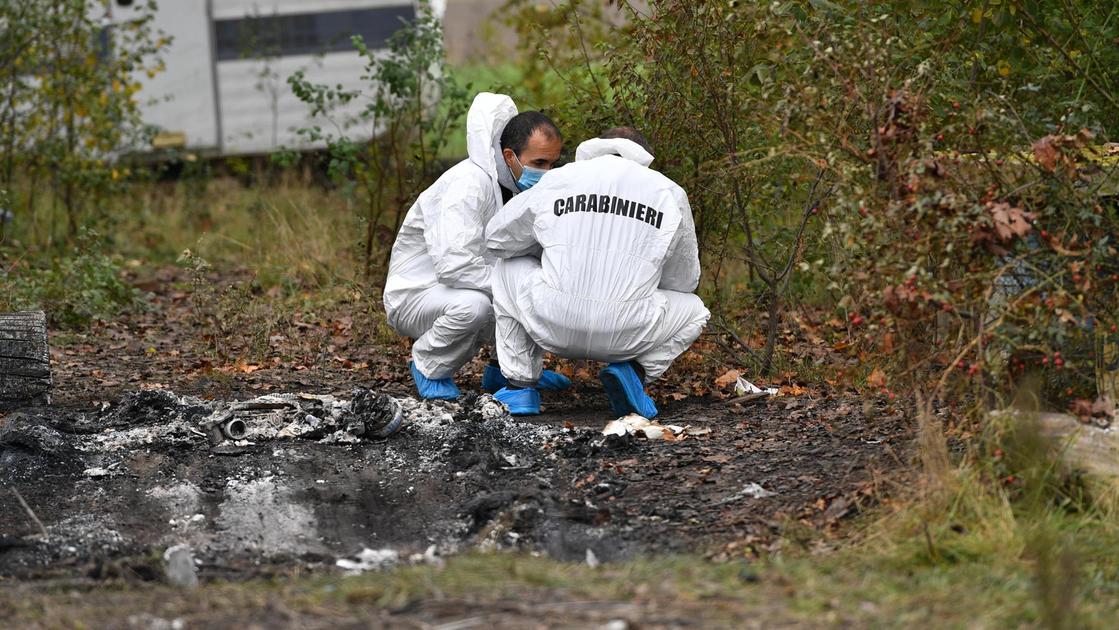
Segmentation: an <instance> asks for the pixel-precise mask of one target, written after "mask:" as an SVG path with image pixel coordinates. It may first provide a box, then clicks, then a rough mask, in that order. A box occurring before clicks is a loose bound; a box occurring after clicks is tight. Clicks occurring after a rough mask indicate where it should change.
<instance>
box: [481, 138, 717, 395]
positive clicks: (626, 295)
mask: <svg viewBox="0 0 1119 630" xmlns="http://www.w3.org/2000/svg"><path fill="white" fill-rule="evenodd" d="M576 158H577V161H576V162H574V163H572V164H569V165H567V166H564V167H562V168H558V169H554V170H552V171H549V172H548V173H547V174H546V175H544V177H543V178H542V179H541V180H540V182H539V183H538V184H537V185H536V186H534V187H533V188H532V189H531V190H529V191H527V192H523V193H521V194H519V195H518V196H517V197H515V198H514V199H513V200H512V201H510V202H509V203H508V204H506V205H505V207H504V208H502V210H501V211H500V212H498V214H497V216H495V217H494V218H493V220H492V221H490V223H489V225H488V226H487V239H486V244H487V246H488V247H489V249H490V251H491V252H492V253H493V254H494V255H496V256H498V257H500V258H505V259H513V260H505V261H502V264H501V266H500V267H499V270H498V271H497V274H498V276H500V278H499V279H495V281H494V291H495V293H494V301H495V304H494V306H495V308H496V310H497V336H498V339H497V344H498V353H499V357H500V360H501V366H502V371H503V372H505V374H506V375H507V376H509V377H510V378H511V379H514V380H519V381H529V380H531V376H532V375H527V376H526V375H525V374H524V373H520V374H518V373H516V372H517V366H516V365H510V364H509V363H510V361H515V357H513V356H510V357H509V358H507V357H506V356H505V355H504V354H503V353H502V346H503V344H504V345H505V346H506V347H507V350H506V353H507V354H509V355H517V354H524V353H525V352H527V350H526V349H525V348H518V349H515V350H510V349H509V348H513V347H515V346H518V345H520V342H518V341H516V340H512V341H510V338H509V337H510V335H514V336H515V335H517V334H519V333H518V332H517V331H516V330H515V329H514V330H512V332H509V329H507V327H504V326H503V324H502V318H503V315H504V316H508V317H510V318H512V319H515V320H517V322H518V323H519V324H520V326H521V327H523V329H524V331H525V332H526V333H527V334H528V336H530V337H531V338H532V340H533V341H534V342H535V343H536V344H537V345H539V346H540V347H542V348H544V349H545V350H548V351H550V352H554V353H556V354H560V355H563V356H569V357H575V358H589V359H597V360H602V361H619V360H630V359H635V358H636V359H637V360H638V361H639V362H641V363H642V365H643V366H645V369H646V372H647V374H648V375H649V377H650V378H656V377H657V376H659V375H660V373H661V372H663V371H664V369H665V368H667V367H668V365H669V364H670V363H671V361H672V359H674V358H675V356H676V355H677V354H679V352H682V351H683V350H684V349H686V348H687V345H689V344H690V343H691V342H692V341H693V340H694V339H695V337H694V336H693V337H691V339H688V340H687V344H686V345H684V346H683V347H679V348H677V350H678V351H677V352H676V354H672V356H671V357H669V358H667V359H666V358H665V357H664V356H662V355H663V354H664V352H663V351H664V348H663V347H664V346H665V344H668V342H669V340H670V338H672V337H673V335H676V333H679V332H680V330H681V328H682V327H686V328H688V330H687V335H684V336H688V335H691V334H692V333H693V332H694V334H695V335H698V334H699V331H700V330H701V329H702V327H703V324H704V323H706V320H707V317H708V316H709V313H708V312H707V309H706V308H704V307H703V304H702V302H701V301H700V300H699V298H698V297H696V296H694V295H690V292H692V291H694V290H695V288H696V286H697V284H698V282H699V274H700V267H699V252H698V247H697V243H696V235H695V226H694V224H693V221H692V215H691V209H690V207H689V205H688V197H687V194H686V193H685V192H684V190H683V189H682V188H680V186H678V185H676V184H675V183H674V182H673V181H672V180H670V179H668V178H667V177H665V176H664V175H662V174H660V173H658V172H656V171H653V170H651V169H649V168H647V165H648V164H649V163H650V162H652V161H653V156H652V155H650V154H649V153H648V152H646V151H645V150H644V149H642V148H641V147H640V146H639V145H637V144H636V143H633V142H630V141H629V140H622V139H609V140H607V139H595V140H589V141H587V142H584V143H583V144H581V145H580V146H579V149H578V150H577V152H576ZM525 255H532V256H536V255H539V258H540V260H539V263H536V261H535V260H532V261H528V259H521V258H517V257H521V256H525ZM514 261H519V262H514ZM510 265H513V267H515V269H513V268H511V267H510ZM526 275H528V276H531V277H526ZM673 294H676V295H673ZM682 294H688V297H687V298H683V297H680V296H681V295H682ZM681 300H682V301H683V302H687V304H686V308H683V307H682V308H683V311H681V312H679V313H677V312H675V311H674V310H673V309H676V310H677V311H679V310H680V309H677V308H676V307H677V306H681V305H679V304H674V303H673V302H674V301H681ZM505 333H508V334H505ZM676 336H679V335H676ZM503 337H504V338H503ZM681 339H682V337H681ZM658 345H659V346H662V348H661V350H660V351H661V355H658V356H657V357H654V358H653V359H652V360H650V361H648V363H649V364H648V365H646V362H645V361H642V356H645V355H648V353H649V352H650V351H653V350H654V346H658ZM676 345H677V346H678V345H679V344H676ZM531 372H532V373H534V374H535V375H536V376H538V369H537V368H536V366H533V367H532V369H531Z"/></svg>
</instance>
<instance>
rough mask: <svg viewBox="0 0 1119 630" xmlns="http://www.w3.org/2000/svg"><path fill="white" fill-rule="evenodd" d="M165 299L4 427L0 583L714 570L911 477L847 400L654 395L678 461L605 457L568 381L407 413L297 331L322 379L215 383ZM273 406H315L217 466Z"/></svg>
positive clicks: (69, 364)
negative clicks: (380, 406) (304, 573)
mask: <svg viewBox="0 0 1119 630" xmlns="http://www.w3.org/2000/svg"><path fill="white" fill-rule="evenodd" d="M163 273H165V274H171V272H163ZM172 275H173V274H172ZM173 280H174V278H173V277H165V278H162V280H161V281H160V282H157V283H156V284H158V286H160V287H162V288H161V289H160V290H159V291H157V292H156V293H154V294H153V296H152V298H151V299H152V308H151V309H149V310H147V311H145V312H141V313H137V314H135V315H132V316H130V317H129V318H125V319H122V321H120V322H115V323H113V324H111V325H104V326H101V327H98V328H95V329H94V330H93V331H92V332H90V333H88V334H84V335H70V336H64V338H63V340H62V342H60V343H55V344H54V348H53V349H52V353H53V354H54V364H55V373H56V382H57V387H56V396H55V401H56V403H55V405H54V406H49V407H39V408H28V409H23V410H20V411H16V412H10V413H8V414H6V415H0V576H15V577H20V578H51V577H89V578H94V579H98V578H109V577H115V576H123V577H126V578H136V577H139V578H141V579H147V578H152V579H155V578H159V577H160V575H161V573H160V572H161V571H162V561H161V556H162V554H163V552H164V550H165V549H167V548H168V547H171V546H174V545H179V544H186V545H189V546H190V548H191V550H192V553H193V556H194V558H195V561H196V564H198V566H199V573H200V575H201V577H202V578H204V579H205V578H207V577H234V576H251V575H259V574H262V573H264V574H268V573H273V572H288V571H291V570H294V569H302V568H304V567H314V568H322V569H327V570H337V566H338V561H339V560H343V561H346V560H349V561H350V563H349V564H347V563H346V562H343V564H344V565H347V566H360V565H362V563H363V562H366V561H369V562H373V561H375V560H376V558H385V557H390V556H391V557H393V558H396V559H398V561H400V562H407V561H409V559H410V558H414V559H417V560H416V561H420V560H422V559H423V558H424V557H425V554H426V557H428V558H430V556H431V554H439V555H445V554H450V553H455V552H458V551H462V550H466V549H470V548H476V547H483V548H499V549H521V550H527V551H534V552H542V553H547V554H549V555H551V556H554V557H557V558H561V559H573V560H580V561H583V560H588V559H590V558H591V557H592V556H593V558H595V559H597V560H599V561H612V560H618V559H624V558H627V557H631V556H633V555H635V554H639V553H660V552H681V551H689V552H700V553H706V554H708V555H710V556H712V557H716V558H718V557H729V556H736V555H742V554H743V553H748V552H749V551H750V550H758V549H766V548H771V547H773V546H780V545H782V544H786V543H787V541H788V540H789V539H790V538H792V537H794V536H792V534H791V533H792V532H796V531H802V530H803V529H804V527H806V526H807V527H811V528H813V529H815V530H823V531H828V530H829V529H832V528H835V527H836V526H837V524H839V523H840V522H841V521H842V520H843V519H844V518H847V517H849V516H851V515H853V514H855V513H857V512H858V511H859V510H860V509H862V508H864V507H865V506H866V505H868V504H869V503H870V502H871V501H873V500H874V496H876V494H877V491H878V489H879V488H878V484H879V483H880V480H881V479H882V478H884V477H886V476H888V475H884V474H883V473H888V472H889V471H893V470H896V469H898V468H901V467H903V466H905V465H907V464H908V460H909V459H910V457H911V448H912V435H913V427H912V426H910V424H909V422H908V421H906V420H904V419H903V418H902V416H901V415H900V414H891V413H885V412H882V411H881V410H877V409H876V408H874V407H873V406H865V405H864V404H863V402H862V401H860V400H858V399H855V398H849V397H824V396H815V397H812V396H780V397H775V398H769V399H761V400H750V401H741V402H737V403H736V402H733V401H730V402H728V401H725V400H720V399H717V398H712V397H703V398H697V397H684V396H682V395H681V394H682V393H687V392H690V391H692V390H689V389H688V388H687V387H681V388H679V389H676V390H674V391H669V390H668V388H671V387H673V384H672V381H669V382H668V383H667V384H663V385H661V388H660V389H659V390H654V394H655V395H656V396H657V401H658V404H659V405H660V406H661V410H662V413H661V415H660V416H659V417H658V418H657V420H658V421H659V422H661V423H663V424H674V425H681V426H686V427H688V430H687V431H686V432H685V434H684V438H683V439H679V440H676V441H651V440H646V439H644V438H637V437H633V436H604V435H603V434H602V429H603V427H604V426H605V425H606V423H607V422H608V421H610V420H612V419H613V414H611V413H610V411H609V408H608V405H607V403H606V399H605V396H604V395H603V394H602V392H601V387H600V385H599V384H598V383H597V380H596V379H593V377H592V378H587V377H586V375H581V374H580V366H574V368H575V369H574V370H573V372H574V374H573V375H574V376H575V379H574V380H575V388H574V389H573V391H570V392H566V393H564V394H562V395H554V394H552V395H548V394H546V395H545V413H544V414H543V415H540V416H536V417H525V418H514V417H510V416H508V415H507V414H505V413H504V409H503V408H502V407H500V406H499V405H496V404H494V403H493V401H492V399H491V398H489V397H488V396H484V395H482V396H479V395H470V394H468V395H467V396H466V397H464V398H463V399H462V400H461V401H458V402H431V403H420V402H418V401H416V400H414V399H412V398H410V397H409V389H410V385H409V381H408V378H407V372H406V368H405V360H406V355H405V352H406V348H405V347H403V346H400V347H398V346H393V347H388V348H386V347H384V345H383V344H382V345H379V346H378V345H375V344H372V343H370V339H369V337H367V336H364V337H363V336H362V335H361V334H359V333H358V332H356V331H357V330H358V329H361V328H362V325H360V324H355V323H353V322H352V321H349V322H348V323H347V322H346V321H343V320H342V319H341V318H333V319H332V318H329V317H323V318H322V319H320V320H319V321H317V322H315V323H314V326H318V327H320V328H321V329H322V333H321V336H322V339H321V343H320V344H319V346H318V347H317V349H316V350H315V351H316V352H319V353H320V354H321V360H318V361H316V360H314V357H313V356H310V355H308V354H306V353H304V354H303V355H301V354H300V351H299V349H297V348H295V349H293V348H290V347H278V348H274V350H275V352H276V356H282V357H285V358H284V359H283V360H282V361H271V362H262V363H261V364H260V365H256V364H246V363H244V362H239V363H235V364H234V367H233V369H229V370H225V371H217V370H218V368H220V367H221V366H218V367H215V366H214V365H213V362H212V359H208V358H206V357H208V356H212V355H208V354H207V352H206V351H205V350H202V349H201V346H202V342H200V341H199V339H198V338H199V331H198V330H197V329H196V328H192V324H190V323H189V322H190V321H196V320H193V319H191V318H190V317H188V316H187V313H188V311H189V309H190V305H189V304H188V303H187V300H185V299H184V298H182V296H181V294H178V293H176V292H175V291H174V290H172V289H169V288H168V287H171V286H174V284H173V282H172V281H173ZM153 282H155V281H153ZM153 286H155V285H153ZM307 325H308V326H310V325H311V324H307ZM277 337H286V338H287V339H296V338H298V335H296V334H286V335H280V334H277V335H274V336H273V340H274V341H276V338H277ZM276 342H277V343H281V344H282V343H286V342H284V341H283V340H282V339H280V340H279V341H276ZM340 357H341V358H340ZM250 365H252V369H248V367H249V366H250ZM308 366H311V367H308ZM479 371H480V363H477V362H475V364H473V365H472V366H471V367H470V369H469V370H468V371H467V376H466V377H464V378H463V379H462V380H461V381H460V385H461V386H462V388H463V390H464V391H470V390H475V391H476V389H475V388H476V386H477V380H475V379H476V378H477V376H478V372H479ZM583 371H585V370H583ZM366 388H367V389H366ZM275 392H287V393H289V394H292V395H295V394H299V393H305V392H307V393H313V394H317V395H319V397H318V399H317V400H318V402H317V403H316V402H314V400H316V398H315V397H314V396H304V397H299V396H289V399H298V400H305V401H311V402H310V403H308V404H312V406H314V405H319V406H318V407H315V409H314V410H312V412H310V413H309V414H304V416H303V417H302V419H300V418H297V417H295V416H288V417H285V418H280V419H278V418H275V417H273V418H271V419H268V418H266V417H264V416H259V417H257V416H254V417H253V418H252V419H251V421H249V422H247V424H248V425H249V430H250V433H249V435H248V436H246V439H244V440H241V441H233V440H226V441H223V442H221V443H218V444H214V443H213V442H214V439H213V438H212V437H211V436H210V435H209V434H208V431H207V429H206V426H205V421H206V419H207V418H213V417H215V415H214V414H215V412H216V411H220V410H221V409H222V408H228V407H229V406H230V405H232V404H233V403H234V402H235V401H245V400H248V399H253V398H256V397H259V396H261V395H262V394H267V393H275ZM378 394H386V395H389V396H391V397H392V400H395V401H398V403H399V404H400V405H401V407H402V409H403V415H404V418H405V424H404V428H403V429H402V430H401V431H400V432H399V433H397V434H396V435H393V436H391V437H389V438H388V439H369V438H368V435H369V434H366V435H357V433H360V431H354V430H353V427H354V424H353V422H349V424H347V422H348V420H347V418H348V416H346V413H345V412H346V410H347V409H350V408H351V406H353V405H354V404H356V403H354V401H356V400H358V399H370V397H373V396H376V395H378ZM677 398H678V399H679V400H676V399H677ZM323 401H326V402H323ZM352 403H353V404H352ZM323 405H325V407H324V406H323ZM331 405H333V407H331ZM324 409H326V410H327V411H324ZM329 409H333V410H334V412H333V415H331V413H329V412H328V411H329ZM339 410H341V411H339ZM868 413H876V414H877V415H874V416H873V417H871V416H868ZM316 414H317V416H316ZM265 415H267V414H265ZM308 415H310V416H312V417H310V418H308V417H306V416H308ZM293 418H295V419H296V420H299V422H294V421H293ZM349 420H352V418H349ZM296 425H298V426H296ZM293 427H294V428H293ZM254 431H255V432H254ZM363 550H365V552H364V553H363ZM369 550H372V551H369Z"/></svg>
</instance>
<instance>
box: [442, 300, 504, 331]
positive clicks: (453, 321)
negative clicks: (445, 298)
mask: <svg viewBox="0 0 1119 630" xmlns="http://www.w3.org/2000/svg"><path fill="white" fill-rule="evenodd" d="M443 319H444V321H445V323H446V324H447V325H448V326H451V327H454V328H457V329H459V330H462V331H479V330H482V329H483V328H485V327H486V326H491V327H492V326H493V304H491V303H490V300H489V298H485V297H481V298H477V299H472V300H463V301H460V302H455V303H454V304H450V305H448V306H447V310H446V311H444V312H443Z"/></svg>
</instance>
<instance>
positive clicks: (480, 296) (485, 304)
mask: <svg viewBox="0 0 1119 630" xmlns="http://www.w3.org/2000/svg"><path fill="white" fill-rule="evenodd" d="M516 115H517V107H516V105H514V104H513V101H512V99H510V98H509V97H508V96H504V95H501V94H491V93H488V92H482V93H480V94H478V95H477V96H476V97H475V98H474V102H473V103H472V104H471V106H470V111H469V112H468V113H467V115H466V148H467V153H468V155H469V157H468V158H467V159H465V160H463V161H462V162H459V163H458V164H456V165H455V166H453V167H451V168H450V169H449V170H447V172H446V173H443V175H442V176H441V177H440V178H439V179H438V180H436V181H435V183H434V184H432V185H431V186H430V187H429V188H428V189H427V190H425V191H424V192H423V193H421V194H420V196H419V198H418V199H417V200H416V203H415V204H413V205H412V207H411V208H410V209H409V210H408V214H407V216H405V217H404V223H403V224H402V225H401V226H400V231H399V232H398V233H397V235H396V242H395V243H394V244H393V247H392V257H391V259H390V261H389V271H388V277H387V278H386V279H385V293H384V303H385V315H386V317H387V319H388V324H389V326H391V327H392V328H393V330H395V331H396V332H398V333H400V334H401V335H404V336H407V337H412V338H413V339H415V343H414V344H413V345H412V360H413V361H414V362H415V364H416V368H417V369H419V371H420V372H421V373H422V374H423V375H424V376H426V377H428V378H435V379H437V378H446V377H450V376H452V375H453V374H454V373H455V372H456V371H457V370H458V369H459V368H460V367H462V365H463V364H465V363H466V362H467V361H469V360H470V359H471V358H473V357H474V355H476V354H477V352H478V349H479V347H480V346H481V345H482V344H483V343H486V342H488V341H489V340H491V339H492V338H493V325H494V319H493V306H492V304H491V298H490V295H491V289H490V275H491V274H492V272H493V262H494V258H493V257H492V256H491V255H490V254H489V253H488V252H487V251H486V247H485V238H484V235H485V226H486V222H487V221H489V220H490V218H491V217H493V216H494V213H496V212H497V209H498V208H500V207H501V199H502V197H501V188H500V185H501V184H504V185H505V187H506V188H507V189H509V190H511V191H516V190H517V188H516V184H515V182H514V181H513V176H512V174H511V173H509V169H508V167H507V166H505V162H504V160H503V159H502V157H501V132H502V131H504V129H505V125H506V123H508V122H509V120H510V119H511V118H513V116H516ZM499 164H500V168H499V167H498V165H499Z"/></svg>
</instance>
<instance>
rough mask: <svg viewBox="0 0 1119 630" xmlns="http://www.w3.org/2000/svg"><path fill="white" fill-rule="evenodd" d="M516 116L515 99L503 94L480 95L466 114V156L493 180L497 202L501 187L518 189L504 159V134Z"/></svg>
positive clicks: (486, 93) (475, 98)
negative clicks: (507, 125) (502, 133)
mask: <svg viewBox="0 0 1119 630" xmlns="http://www.w3.org/2000/svg"><path fill="white" fill-rule="evenodd" d="M516 115H517V106H516V105H515V104H514V103H513V99H511V98H509V97H508V96H505V95H504V94H494V93H492V92H479V93H478V95H477V96H475V97H474V102H473V103H471V104H470V111H469V112H467V114H466V153H467V155H468V156H469V157H470V161H471V162H473V163H474V164H476V165H478V167H479V168H481V169H482V170H483V171H485V172H486V174H487V175H489V176H490V179H491V180H493V193H494V196H495V198H497V199H501V189H500V188H499V184H501V185H504V186H505V187H506V188H508V189H509V190H512V191H513V192H516V191H517V185H516V183H514V182H513V174H512V173H510V172H509V167H508V166H506V165H505V160H504V158H502V157H501V132H502V131H505V125H506V124H507V123H508V122H509V120H510V119H511V118H513V117H514V116H516Z"/></svg>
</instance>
